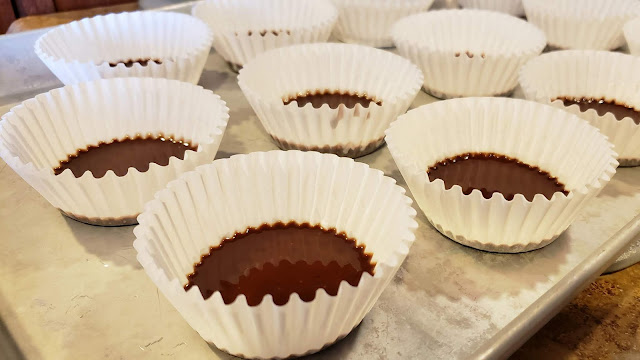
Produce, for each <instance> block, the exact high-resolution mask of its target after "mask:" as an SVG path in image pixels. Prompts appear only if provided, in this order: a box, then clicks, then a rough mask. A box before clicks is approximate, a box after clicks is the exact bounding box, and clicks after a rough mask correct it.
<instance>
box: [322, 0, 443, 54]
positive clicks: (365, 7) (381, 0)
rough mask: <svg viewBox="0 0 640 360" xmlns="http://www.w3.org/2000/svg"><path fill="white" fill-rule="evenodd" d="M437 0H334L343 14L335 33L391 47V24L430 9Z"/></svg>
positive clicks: (354, 40)
mask: <svg viewBox="0 0 640 360" xmlns="http://www.w3.org/2000/svg"><path fill="white" fill-rule="evenodd" d="M433 1H434V0H373V1H371V0H333V4H334V5H335V6H336V7H337V8H338V9H339V12H340V16H339V17H338V22H337V24H336V27H335V28H334V30H333V34H334V35H335V37H336V38H338V39H339V40H340V41H343V42H348V43H358V44H363V45H369V46H375V47H391V46H393V39H392V38H391V34H390V31H391V27H392V26H393V24H394V23H395V22H396V21H398V20H400V19H401V18H403V17H405V16H409V15H412V14H415V13H419V12H422V11H427V10H428V9H429V7H431V5H432V4H433Z"/></svg>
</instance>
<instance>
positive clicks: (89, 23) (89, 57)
mask: <svg viewBox="0 0 640 360" xmlns="http://www.w3.org/2000/svg"><path fill="white" fill-rule="evenodd" d="M212 40H213V35H212V34H211V31H210V30H209V28H208V27H207V26H206V24H204V23H203V22H202V21H200V20H198V19H195V18H194V17H192V16H188V15H184V14H178V13H172V12H154V11H144V12H132V13H121V14H109V15H104V16H103V15H99V16H96V17H92V18H87V19H82V20H79V21H74V22H71V23H69V24H66V25H62V26H59V27H56V28H54V29H52V30H50V31H48V32H47V33H45V34H44V35H42V36H41V37H40V38H39V39H38V40H37V41H36V44H35V52H36V54H37V55H38V57H39V58H40V59H41V60H42V61H43V62H44V63H45V65H47V67H48V68H49V69H50V70H51V72H53V73H54V74H55V75H56V76H57V77H58V79H60V81H62V82H63V83H65V84H76V83H79V82H84V81H91V80H97V79H102V78H115V77H154V78H167V79H175V80H180V81H185V82H190V83H193V84H196V83H197V82H198V80H199V79H200V75H201V74H202V70H203V68H204V63H205V61H206V60H207V56H208V55H209V51H210V49H211V42H212ZM146 59H151V60H156V59H157V60H160V61H161V62H162V63H161V64H158V63H156V62H154V61H149V62H148V64H147V65H146V66H142V65H141V64H139V63H134V64H133V66H131V67H126V66H125V64H122V63H120V64H118V65H117V66H114V67H112V66H110V65H109V63H110V62H111V63H116V62H119V61H124V62H126V61H129V60H134V61H135V60H146Z"/></svg>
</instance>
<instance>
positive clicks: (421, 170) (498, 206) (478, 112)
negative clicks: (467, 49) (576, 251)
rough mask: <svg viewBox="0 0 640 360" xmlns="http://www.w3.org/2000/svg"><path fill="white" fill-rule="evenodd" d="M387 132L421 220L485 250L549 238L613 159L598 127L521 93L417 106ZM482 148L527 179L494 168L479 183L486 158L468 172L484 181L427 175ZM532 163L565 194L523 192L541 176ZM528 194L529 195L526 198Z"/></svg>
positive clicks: (517, 248) (599, 182) (518, 247)
mask: <svg viewBox="0 0 640 360" xmlns="http://www.w3.org/2000/svg"><path fill="white" fill-rule="evenodd" d="M386 134H387V138H386V141H387V144H388V147H389V151H390V152H391V155H392V156H393V158H394V160H395V162H396V164H397V165H398V168H399V169H400V172H401V173H402V176H403V177H404V179H405V180H406V182H407V184H408V185H409V189H410V190H411V193H412V194H413V196H414V198H415V200H416V202H417V203H418V205H420V208H421V209H422V211H423V212H424V213H425V215H426V217H427V219H428V220H429V222H430V223H431V224H432V225H433V226H434V227H435V228H436V229H438V231H440V232H441V233H442V234H443V235H445V236H447V237H449V238H450V239H452V240H454V241H457V242H459V243H461V244H464V245H467V246H470V247H473V248H476V249H481V250H486V251H495V252H504V253H516V252H523V251H529V250H535V249H538V248H541V247H543V246H545V245H547V244H549V243H551V242H552V241H553V240H555V239H556V238H557V237H558V236H559V235H560V234H562V232H563V231H565V230H566V229H567V228H568V227H569V225H570V224H571V223H572V222H573V220H574V219H575V218H576V216H577V215H578V213H579V212H580V209H581V208H583V207H584V206H585V204H586V203H587V202H588V201H589V200H590V199H591V198H593V197H594V196H596V195H597V194H598V193H599V192H600V190H602V188H603V187H604V186H605V185H606V184H607V183H608V182H609V180H610V179H611V177H612V176H613V175H614V174H615V171H616V167H617V165H618V162H617V161H616V159H615V157H616V154H615V152H614V151H613V150H612V144H611V143H609V142H608V141H607V139H606V137H605V136H604V135H602V134H601V133H600V131H598V129H597V128H595V127H593V126H591V125H589V123H587V122H586V121H584V120H582V119H580V118H579V117H577V116H575V115H573V114H570V113H568V112H566V111H563V110H560V109H555V108H553V107H551V106H546V105H542V104H539V103H535V102H532V101H526V100H516V99H509V98H468V99H453V100H446V101H441V102H437V103H433V104H429V105H424V106H421V107H419V108H416V109H414V110H411V111H409V112H407V113H406V114H405V115H402V116H400V117H399V118H398V120H397V121H395V122H394V123H393V124H391V127H390V128H389V130H387V132H386ZM474 154H475V155H474ZM486 154H497V155H502V156H507V157H509V158H512V159H516V160H518V161H520V162H522V163H524V164H526V165H522V164H521V165H520V166H517V168H518V169H522V168H523V166H524V167H526V168H527V169H528V170H527V171H528V173H527V176H529V177H528V178H526V177H521V176H513V175H514V173H513V171H512V172H511V173H509V172H507V171H505V170H504V168H502V169H501V170H494V171H492V172H484V173H485V175H482V178H483V179H487V180H485V181H483V182H482V183H481V182H478V179H480V177H481V176H480V175H479V174H481V173H483V171H482V169H486V168H487V167H486V166H487V165H486V164H487V163H486V162H485V163H483V164H484V165H482V166H480V167H476V168H475V170H474V169H470V170H473V171H472V172H469V173H468V177H467V178H466V179H471V180H473V181H474V182H476V183H478V184H485V185H486V187H485V185H477V187H474V185H473V183H472V184H471V185H470V186H469V184H465V183H464V181H463V182H461V181H460V180H454V182H450V181H449V180H451V179H452V178H453V179H455V177H454V176H451V177H449V176H447V177H446V178H445V177H444V176H443V177H436V176H434V178H433V180H432V178H431V176H432V175H430V174H429V173H428V172H427V171H436V170H438V169H437V168H436V169H434V167H446V166H454V165H453V163H454V160H448V163H447V164H444V163H443V161H447V159H453V158H456V157H459V156H460V158H457V160H455V161H464V160H465V157H469V156H471V155H474V156H478V155H480V156H482V155H486ZM512 165H514V166H515V164H513V163H512ZM527 165H528V166H527ZM536 167H537V169H536ZM457 169H460V168H457ZM494 169H495V168H494ZM511 170H513V168H512V169H511ZM540 170H542V171H544V172H546V176H548V177H546V176H545V179H544V180H545V181H546V182H547V183H548V181H550V180H554V178H555V180H554V181H555V182H552V184H553V185H554V187H553V188H552V190H554V189H556V188H559V187H560V186H559V185H562V187H563V190H564V191H566V193H564V192H562V191H555V190H554V191H550V193H551V194H552V195H543V192H538V191H529V190H530V187H529V186H530V185H529V184H532V183H533V182H534V181H533V180H532V178H531V175H533V176H534V177H535V178H536V179H537V180H535V181H538V180H540V179H539V176H544V173H542V174H543V175H541V173H539V172H538V171H540ZM451 171H452V173H451V174H452V175H456V173H455V171H454V170H451ZM458 174H460V176H462V174H467V173H462V172H459V173H458ZM456 176H457V175H456ZM536 176H538V177H536ZM443 179H444V180H443ZM447 179H449V180H447ZM445 181H447V182H446V183H445ZM499 182H500V183H502V184H504V183H507V184H508V185H509V186H513V187H515V186H516V185H517V189H516V190H509V192H505V194H503V193H502V192H500V191H501V190H496V191H490V190H492V189H493V188H494V187H495V188H496V189H498V186H503V185H497V184H498V183H499ZM487 183H488V184H487ZM463 186H464V189H463ZM526 192H528V193H531V194H529V195H528V197H525V195H524V193H526ZM547 196H549V197H547Z"/></svg>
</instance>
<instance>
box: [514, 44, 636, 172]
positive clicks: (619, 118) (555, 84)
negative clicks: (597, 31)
mask: <svg viewBox="0 0 640 360" xmlns="http://www.w3.org/2000/svg"><path fill="white" fill-rule="evenodd" d="M638 84H640V59H639V58H637V57H635V56H631V55H625V54H621V53H613V52H609V51H592V50H565V51H554V52H551V53H548V54H544V55H542V56H540V57H537V58H535V59H533V60H531V61H530V62H529V63H527V64H526V65H525V66H524V67H523V68H522V72H521V73H520V85H521V86H522V90H523V92H524V94H525V96H526V98H527V99H529V100H535V101H538V102H541V103H543V104H550V105H553V106H555V107H558V108H561V109H564V110H567V111H569V112H571V113H573V114H576V115H578V116H580V117H581V118H583V119H585V120H587V121H588V122H589V123H591V125H593V126H595V127H597V128H598V129H600V131H601V132H602V133H603V134H605V135H606V136H607V137H608V138H609V141H611V142H612V143H613V144H614V145H615V148H614V150H615V151H616V152H617V153H618V161H619V162H620V165H621V166H637V165H640V88H639V87H638ZM572 100H581V101H582V102H583V104H581V105H580V104H577V103H575V101H572ZM589 100H591V101H595V103H598V102H606V103H609V104H618V105H619V106H615V107H608V106H607V108H602V106H606V105H600V107H598V108H594V106H588V104H585V103H584V102H585V101H589ZM565 101H566V105H565ZM595 103H594V104H593V105H595ZM584 106H587V107H586V108H585V107H584ZM581 107H583V108H582V109H581ZM611 111H613V112H611ZM614 112H615V114H614Z"/></svg>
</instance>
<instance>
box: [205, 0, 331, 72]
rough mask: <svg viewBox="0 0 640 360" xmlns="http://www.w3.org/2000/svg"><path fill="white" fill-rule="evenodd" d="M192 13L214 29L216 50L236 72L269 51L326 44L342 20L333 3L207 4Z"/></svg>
mask: <svg viewBox="0 0 640 360" xmlns="http://www.w3.org/2000/svg"><path fill="white" fill-rule="evenodd" d="M192 12H193V15H194V16H195V17H197V18H200V19H202V20H203V21H204V22H206V23H207V24H208V25H209V26H210V27H211V29H212V30H213V46H214V47H215V49H216V51H217V52H218V53H220V55H221V56H222V57H223V58H224V59H225V60H226V61H227V62H228V63H229V64H230V65H231V67H232V69H234V71H238V70H239V69H240V68H241V67H242V66H243V65H244V64H246V63H247V62H248V61H249V60H251V59H253V58H254V57H255V56H256V55H258V54H260V53H262V52H264V51H267V50H271V49H275V48H279V47H284V46H289V45H294V44H302V43H315V42H325V41H327V40H328V39H329V36H330V35H331V30H332V29H333V26H334V25H335V23H336V21H337V19H338V11H337V10H336V9H335V7H334V6H333V5H332V4H331V2H330V1H329V0H261V1H258V2H256V1H253V0H206V1H202V2H200V3H198V4H196V5H195V6H194V8H193V11H192Z"/></svg>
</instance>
